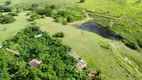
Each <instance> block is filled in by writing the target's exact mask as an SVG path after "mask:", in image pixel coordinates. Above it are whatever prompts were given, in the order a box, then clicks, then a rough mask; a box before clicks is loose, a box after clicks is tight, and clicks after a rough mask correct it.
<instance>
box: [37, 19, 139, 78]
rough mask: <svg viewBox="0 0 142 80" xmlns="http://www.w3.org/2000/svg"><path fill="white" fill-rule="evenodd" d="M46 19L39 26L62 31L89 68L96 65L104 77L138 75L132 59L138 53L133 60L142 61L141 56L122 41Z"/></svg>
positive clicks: (54, 31)
mask: <svg viewBox="0 0 142 80" xmlns="http://www.w3.org/2000/svg"><path fill="white" fill-rule="evenodd" d="M50 21H51V20H49V22H48V23H47V24H45V25H43V26H42V27H41V30H44V31H47V32H49V33H50V34H54V33H56V32H59V31H63V32H64V33H65V34H66V36H65V38H64V39H63V40H64V42H65V43H66V44H68V45H70V46H71V47H72V48H73V50H74V51H75V52H77V54H79V55H80V56H81V58H83V59H85V60H86V61H87V63H88V67H89V68H91V69H93V70H96V69H100V70H101V71H102V75H103V76H104V77H105V79H107V80H110V79H112V80H130V79H133V77H134V76H135V77H136V79H140V78H141V77H142V74H141V72H140V71H139V70H138V69H139V68H138V65H135V64H137V63H136V62H134V60H133V59H135V57H136V56H137V57H139V58H138V59H137V61H138V62H139V63H142V62H141V60H140V59H141V57H142V56H141V55H140V54H139V53H138V52H137V51H133V50H131V49H129V48H127V47H126V46H125V45H124V44H123V43H122V42H119V41H112V40H108V39H105V38H102V37H100V36H98V35H97V34H93V33H90V32H86V31H81V30H79V29H76V28H74V27H71V26H63V25H61V24H58V23H53V22H50ZM38 22H42V20H40V21H39V20H38V21H37V23H38ZM102 46H103V47H102ZM104 47H106V48H107V49H106V48H104ZM126 57H128V59H130V61H131V63H130V64H129V63H128V62H127V61H126V62H125V58H126Z"/></svg>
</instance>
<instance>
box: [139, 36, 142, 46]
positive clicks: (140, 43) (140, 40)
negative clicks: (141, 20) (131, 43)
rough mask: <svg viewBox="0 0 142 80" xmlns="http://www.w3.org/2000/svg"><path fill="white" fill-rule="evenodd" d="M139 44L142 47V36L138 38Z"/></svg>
mask: <svg viewBox="0 0 142 80" xmlns="http://www.w3.org/2000/svg"><path fill="white" fill-rule="evenodd" d="M138 44H139V46H140V47H141V48H142V38H141V39H139V40H138Z"/></svg>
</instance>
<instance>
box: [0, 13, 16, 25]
mask: <svg viewBox="0 0 142 80" xmlns="http://www.w3.org/2000/svg"><path fill="white" fill-rule="evenodd" d="M15 21H16V19H15V18H13V17H12V16H11V15H9V14H8V15H2V14H0V23H1V24H9V23H13V22H15Z"/></svg>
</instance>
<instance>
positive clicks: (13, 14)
mask: <svg viewBox="0 0 142 80" xmlns="http://www.w3.org/2000/svg"><path fill="white" fill-rule="evenodd" d="M8 15H10V16H18V14H17V13H13V12H11V13H8Z"/></svg>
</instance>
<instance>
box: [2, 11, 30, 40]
mask: <svg viewBox="0 0 142 80" xmlns="http://www.w3.org/2000/svg"><path fill="white" fill-rule="evenodd" d="M25 15H26V13H25V12H22V13H19V16H18V17H15V18H16V19H17V21H16V22H14V23H12V24H0V34H1V35H0V43H1V42H2V41H4V40H5V39H7V38H9V37H11V36H12V35H13V34H15V33H16V32H17V31H19V30H20V29H23V28H25V26H26V25H28V22H27V21H26V19H27V18H28V16H25ZM4 28H6V30H4Z"/></svg>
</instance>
